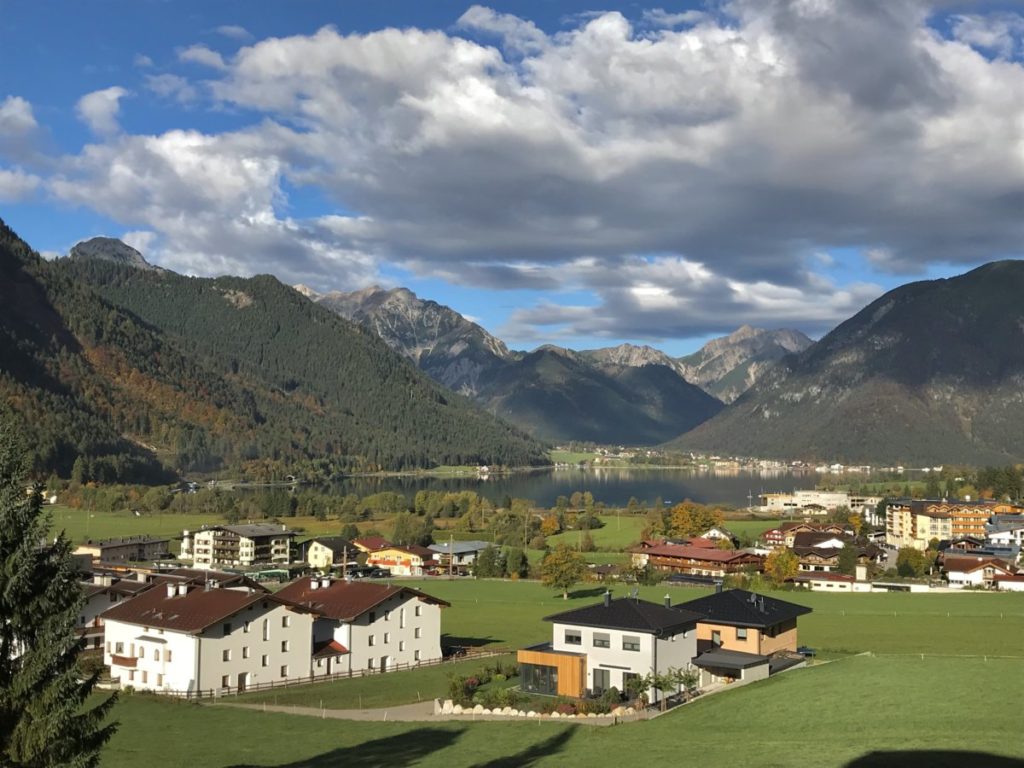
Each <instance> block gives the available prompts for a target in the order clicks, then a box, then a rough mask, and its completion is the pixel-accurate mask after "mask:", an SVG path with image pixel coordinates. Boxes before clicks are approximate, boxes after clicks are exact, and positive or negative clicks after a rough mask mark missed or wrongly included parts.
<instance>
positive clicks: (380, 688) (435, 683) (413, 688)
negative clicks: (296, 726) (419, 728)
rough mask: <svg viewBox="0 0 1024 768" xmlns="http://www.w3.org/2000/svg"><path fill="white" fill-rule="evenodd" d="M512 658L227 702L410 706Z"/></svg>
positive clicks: (329, 706)
mask: <svg viewBox="0 0 1024 768" xmlns="http://www.w3.org/2000/svg"><path fill="white" fill-rule="evenodd" d="M514 661H515V656H513V655H511V654H508V655H504V656H492V657H490V658H486V659H472V660H467V661H459V662H453V663H451V664H440V665H438V666H435V667H423V668H422V669H412V670H406V671H401V672H391V673H389V674H386V675H372V676H369V677H356V678H352V679H351V680H337V681H334V682H331V683H315V684H313V685H300V686H295V687H292V688H281V689H280V690H276V691H261V692H259V693H253V694H246V695H244V696H241V697H237V698H232V699H228V701H229V702H231V701H245V702H247V703H258V702H266V703H268V704H284V705H295V706H300V707H320V706H322V707H326V708H327V709H362V708H364V707H366V708H374V709H376V708H381V707H391V706H395V705H397V704H412V703H414V702H417V701H423V700H429V699H434V698H442V699H443V698H446V697H447V691H448V677H449V676H450V675H472V674H473V673H474V672H479V671H480V670H481V669H482V668H483V667H484V666H485V665H492V666H493V665H495V664H497V663H499V662H500V663H501V664H503V665H507V664H509V663H511V662H514Z"/></svg>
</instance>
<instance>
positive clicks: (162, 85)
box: [146, 73, 199, 104]
mask: <svg viewBox="0 0 1024 768" xmlns="http://www.w3.org/2000/svg"><path fill="white" fill-rule="evenodd" d="M146 87H147V88H148V89H149V90H151V91H152V92H153V93H155V94H156V95H158V96H162V97H163V98H165V99H173V100H174V101H177V102H178V103H179V104H190V103H192V102H194V101H195V100H196V99H197V98H198V96H199V94H198V93H197V92H196V89H195V87H194V86H193V85H192V84H191V83H189V81H188V80H186V79H185V78H184V77H181V76H180V75H172V74H169V73H164V74H162V75H147V76H146Z"/></svg>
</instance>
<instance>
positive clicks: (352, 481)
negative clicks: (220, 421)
mask: <svg viewBox="0 0 1024 768" xmlns="http://www.w3.org/2000/svg"><path fill="white" fill-rule="evenodd" d="M819 479H820V476H819V475H818V474H817V473H816V472H812V471H805V472H794V471H791V470H734V469H729V470H694V469H678V468H664V469H663V468H646V467H644V468H621V469H620V468H591V469H576V468H571V469H542V470H537V471H533V472H515V473H512V474H508V475H494V476H491V477H489V478H487V479H481V478H478V477H476V476H475V475H466V476H465V477H443V478H442V477H412V476H407V477H353V478H348V479H346V480H343V481H340V482H338V483H334V484H332V485H331V486H330V490H331V491H332V492H335V493H342V494H345V493H354V494H356V495H358V496H367V495H369V494H371V493H378V492H380V491H395V492H398V493H402V494H404V495H406V496H407V497H409V498H411V497H412V496H414V495H415V494H416V492H417V491H421V490H430V491H475V492H476V493H479V494H480V495H481V496H485V497H486V498H488V499H490V500H491V501H493V502H496V503H500V502H502V501H503V500H504V499H505V497H506V496H511V497H513V498H522V499H530V500H532V501H533V502H535V503H536V504H538V505H539V506H542V507H551V506H554V503H555V499H557V498H558V497H559V496H570V495H572V494H573V493H574V492H575V491H581V492H582V491H590V492H591V493H592V494H594V499H595V500H596V501H602V502H604V503H605V504H607V505H608V506H625V504H626V503H627V502H628V501H629V499H630V497H635V498H636V499H637V500H638V501H641V502H643V501H648V502H653V501H654V500H655V499H657V498H658V497H661V499H662V501H664V502H666V503H669V502H670V503H673V504H674V503H677V502H680V501H682V500H683V499H691V500H692V501H697V502H701V503H705V504H709V503H717V504H730V505H732V506H735V507H746V506H748V504H750V503H753V504H755V505H756V504H757V503H758V499H757V497H758V494H760V493H768V492H773V491H786V492H788V491H793V490H796V489H804V488H814V486H815V484H816V483H817V482H818V481H819Z"/></svg>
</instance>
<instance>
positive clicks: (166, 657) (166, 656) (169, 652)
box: [164, 648, 171, 661]
mask: <svg viewBox="0 0 1024 768" xmlns="http://www.w3.org/2000/svg"><path fill="white" fill-rule="evenodd" d="M164 659H165V660H167V661H170V660H171V649H170V648H168V649H167V653H165V654H164Z"/></svg>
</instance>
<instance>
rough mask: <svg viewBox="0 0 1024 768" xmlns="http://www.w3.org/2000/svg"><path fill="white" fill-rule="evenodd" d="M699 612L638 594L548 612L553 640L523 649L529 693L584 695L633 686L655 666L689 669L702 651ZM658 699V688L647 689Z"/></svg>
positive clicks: (523, 673) (521, 658) (523, 671)
mask: <svg viewBox="0 0 1024 768" xmlns="http://www.w3.org/2000/svg"><path fill="white" fill-rule="evenodd" d="M698 618H699V615H698V614H696V613H694V612H691V611H688V610H685V609H681V608H679V607H672V606H671V604H670V599H669V598H668V597H667V596H666V597H665V603H664V604H663V605H662V604H658V603H652V602H649V601H647V600H639V599H637V598H634V597H620V598H617V599H614V600H613V599H612V597H611V594H610V593H605V596H604V601H603V602H601V603H597V604H595V605H588V606H586V607H584V608H576V609H574V610H571V611H564V612H562V613H556V614H553V615H551V616H547V617H545V619H544V620H545V621H550V622H551V623H552V625H553V627H552V640H551V642H550V643H544V644H542V645H535V646H532V647H530V648H523V649H520V650H519V652H518V654H517V658H518V661H519V674H520V680H521V683H520V685H521V686H522V689H523V690H524V691H527V692H529V693H541V694H548V695H552V696H554V695H559V696H573V697H580V696H583V695H584V694H585V693H586V692H587V691H589V692H591V693H593V694H595V695H596V694H600V693H602V692H603V691H606V690H608V689H609V688H612V687H614V688H616V689H618V690H619V691H620V692H625V691H626V690H627V689H628V685H629V681H630V679H631V678H639V677H642V676H644V675H646V674H649V673H650V672H651V671H652V670H656V671H657V672H659V673H664V672H666V671H668V669H669V668H670V667H674V668H685V667H686V666H687V665H688V664H689V663H690V662H691V660H692V659H693V657H694V656H695V655H696V653H697V620H698ZM648 696H649V697H650V700H651V701H657V700H658V697H659V696H660V694H659V692H658V691H655V690H651V691H649V692H648Z"/></svg>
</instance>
